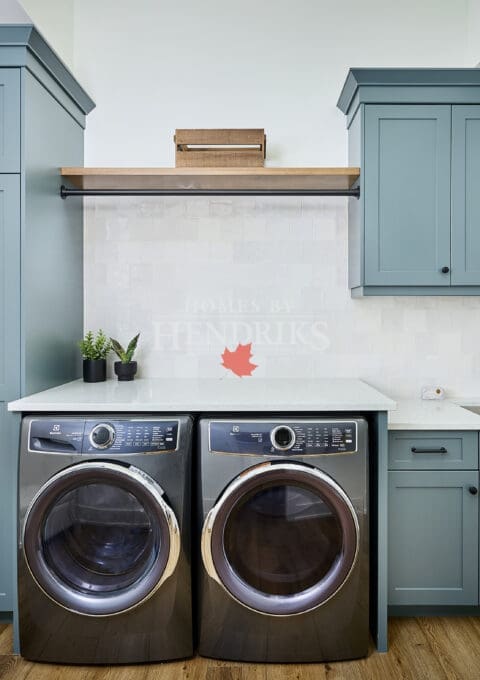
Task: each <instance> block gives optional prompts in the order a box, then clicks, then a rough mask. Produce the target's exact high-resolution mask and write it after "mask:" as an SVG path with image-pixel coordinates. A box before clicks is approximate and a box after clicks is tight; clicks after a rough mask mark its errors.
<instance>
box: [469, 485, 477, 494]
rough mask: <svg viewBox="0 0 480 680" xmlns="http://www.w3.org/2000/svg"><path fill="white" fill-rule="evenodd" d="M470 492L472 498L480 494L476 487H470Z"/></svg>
mask: <svg viewBox="0 0 480 680" xmlns="http://www.w3.org/2000/svg"><path fill="white" fill-rule="evenodd" d="M468 490H469V491H470V493H471V494H472V496H476V495H477V493H478V489H477V487H476V486H470V487H469V488H468Z"/></svg>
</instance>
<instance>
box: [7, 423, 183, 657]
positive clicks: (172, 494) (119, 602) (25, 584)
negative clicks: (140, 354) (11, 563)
mask: <svg viewBox="0 0 480 680" xmlns="http://www.w3.org/2000/svg"><path fill="white" fill-rule="evenodd" d="M191 441H192V420H191V418H190V417H188V416H170V415H169V416H166V417H158V416H153V415H138V416H128V417H126V416H122V415H109V414H102V415H101V416H99V415H94V416H88V417H87V416H59V415H48V416H41V417H33V416H29V417H26V418H24V419H23V423H22V434H21V448H20V471H19V556H18V591H19V624H20V652H21V654H22V656H24V657H25V658H27V659H29V660H32V661H47V662H57V663H75V664H114V663H138V662H147V661H164V660H168V659H177V658H182V657H188V656H191V655H192V653H193V643H192V622H191V576H190V567H191V564H190V514H191V507H190V497H191V494H190V485H191V479H190V469H191Z"/></svg>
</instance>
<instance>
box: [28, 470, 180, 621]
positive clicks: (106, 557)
mask: <svg viewBox="0 0 480 680" xmlns="http://www.w3.org/2000/svg"><path fill="white" fill-rule="evenodd" d="M162 495H163V492H162V490H161V489H160V487H159V486H158V484H156V482H155V481H154V480H153V479H151V478H149V477H148V476H147V475H145V474H144V473H140V471H138V470H136V469H135V468H132V467H129V468H126V467H123V466H119V465H115V464H111V463H98V462H92V463H84V464H79V465H76V466H74V467H72V468H68V469H67V470H65V471H62V472H61V473H59V474H58V475H56V476H55V477H53V478H52V479H51V480H49V482H48V483H47V484H46V485H45V486H44V487H42V489H41V490H40V492H39V493H38V494H37V496H36V498H35V499H34V501H33V503H32V505H31V507H30V509H29V512H28V514H27V517H26V521H25V526H24V550H25V557H26V560H27V564H28V566H29V568H30V571H31V573H32V575H33V577H34V578H35V579H36V581H37V583H38V584H39V585H40V587H41V588H42V589H43V590H44V592H45V593H46V594H47V595H48V596H49V597H51V598H52V599H53V600H55V601H56V602H57V603H58V604H60V605H62V606H64V607H65V608H67V609H70V610H73V611H77V612H79V613H84V614H90V615H97V616H99V615H100V616H101V615H107V614H115V613H120V612H122V611H125V610H127V609H130V608H132V607H134V606H136V605H138V604H139V603H140V602H142V601H143V600H145V599H146V598H147V597H149V596H150V595H151V594H152V593H153V592H154V591H155V590H156V589H157V587H158V586H159V584H160V583H161V582H162V581H163V580H165V578H166V577H167V576H168V575H169V574H170V573H171V571H172V568H173V567H174V563H175V564H176V561H177V560H178V552H179V548H178V524H177V523H176V519H175V516H174V515H173V512H172V511H171V509H170V508H169V507H168V505H167V504H166V503H165V501H164V499H163V498H162Z"/></svg>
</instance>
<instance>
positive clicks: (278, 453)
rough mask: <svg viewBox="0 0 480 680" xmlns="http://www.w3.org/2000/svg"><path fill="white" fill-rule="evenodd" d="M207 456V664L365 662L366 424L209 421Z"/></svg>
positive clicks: (203, 479)
mask: <svg viewBox="0 0 480 680" xmlns="http://www.w3.org/2000/svg"><path fill="white" fill-rule="evenodd" d="M199 448H200V455H199V461H198V484H199V492H198V498H199V513H198V514H199V519H200V521H199V526H198V532H199V540H200V544H201V560H199V563H200V564H199V602H198V627H199V631H198V634H199V652H200V654H202V655H204V656H208V657H214V658H221V659H230V660H236V661H252V662H296V663H298V662H315V661H333V660H340V659H351V658H357V657H361V656H365V655H366V654H367V652H368V643H369V556H368V544H369V540H368V507H367V502H368V425H367V422H366V421H365V420H364V419H363V418H360V417H356V418H350V417H342V416H339V417H332V418H328V419H326V418H324V419H321V418H317V419H308V418H295V417H292V418H288V419H287V418H268V419H247V418H238V419H228V420H225V419H203V420H201V422H200V447H199Z"/></svg>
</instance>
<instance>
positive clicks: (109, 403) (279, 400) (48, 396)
mask: <svg viewBox="0 0 480 680" xmlns="http://www.w3.org/2000/svg"><path fill="white" fill-rule="evenodd" d="M395 407H396V404H395V402H394V401H393V400H392V399H389V398H388V397H386V396H384V395H383V394H381V393H380V392H378V391H377V390H376V389H375V388H373V387H371V386H370V385H367V383H365V382H363V381H362V380H348V379H325V380H321V379H318V380H314V379H303V378H297V379H286V378H285V379H283V378H276V379H268V380H267V379H259V378H236V377H228V378H211V379H210V378H208V379H188V378H179V379H162V378H137V379H135V380H134V381H132V382H118V381H117V380H107V382H102V383H84V382H83V380H75V381H73V382H70V383H66V384H65V385H60V386H59V387H53V388H52V389H50V390H45V391H44V392H38V393H37V394H32V395H31V396H29V397H24V398H22V399H18V400H17V401H12V402H10V403H9V405H8V410H9V411H19V412H24V413H26V412H40V411H43V412H48V411H52V412H74V411H75V412H79V413H81V412H88V411H90V412H96V411H103V412H105V413H106V412H109V411H111V412H135V411H136V412H150V411H155V412H167V413H172V412H206V411H216V412H219V411H220V412H222V411H237V412H241V411H252V412H254V411H257V412H259V411H260V412H267V411H285V412H292V413H294V412H296V411H312V412H314V411H390V410H391V409H394V408H395Z"/></svg>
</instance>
